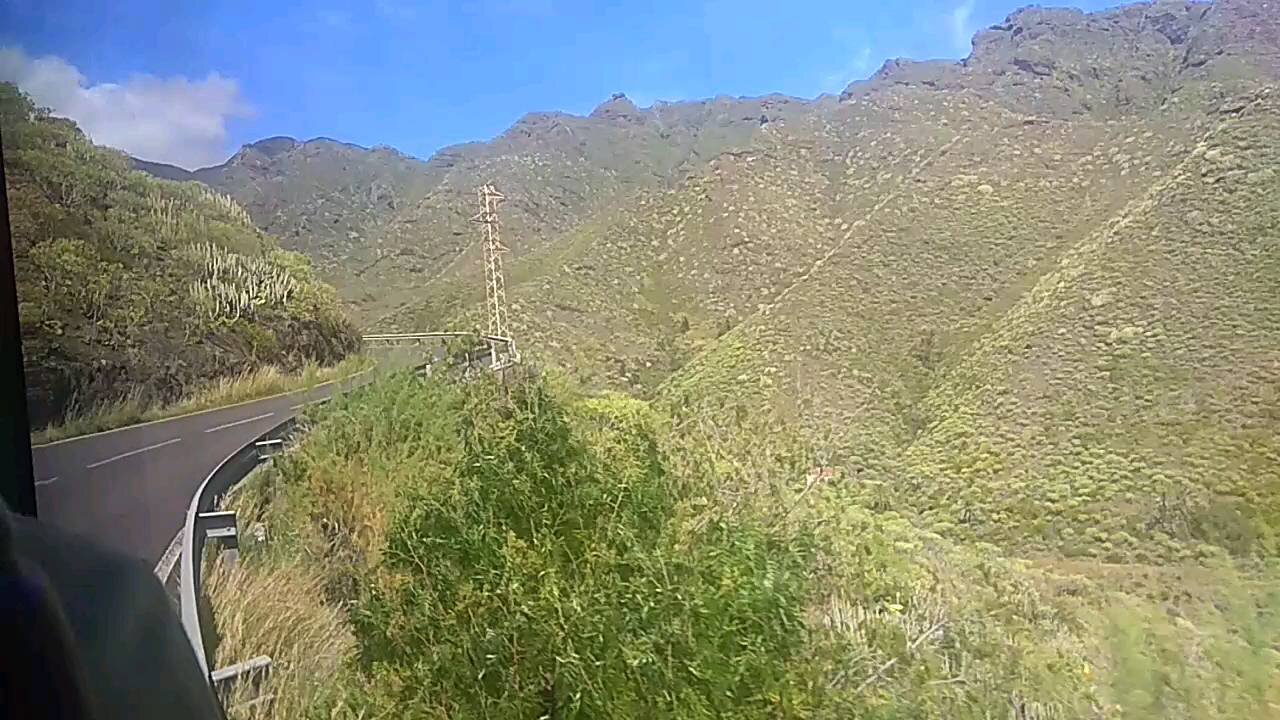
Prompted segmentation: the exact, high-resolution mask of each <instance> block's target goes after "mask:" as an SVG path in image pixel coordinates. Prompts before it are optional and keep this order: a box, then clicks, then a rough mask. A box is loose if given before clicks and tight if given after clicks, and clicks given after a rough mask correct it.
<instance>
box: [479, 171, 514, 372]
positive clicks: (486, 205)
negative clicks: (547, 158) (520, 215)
mask: <svg viewBox="0 0 1280 720" xmlns="http://www.w3.org/2000/svg"><path fill="white" fill-rule="evenodd" d="M478 195H479V196H480V212H479V213H476V215H475V216H474V217H472V218H471V221H472V222H477V223H480V224H481V225H484V294H485V305H486V306H487V308H488V315H489V330H488V332H489V334H490V335H496V336H498V337H503V338H507V339H508V341H509V343H508V350H509V351H510V352H512V353H514V348H511V347H510V338H511V336H510V335H509V334H508V332H509V330H510V328H509V327H508V326H507V285H506V280H505V279H504V278H503V275H502V254H503V253H505V252H507V249H506V248H505V247H503V246H502V241H501V239H499V236H498V205H499V204H500V203H501V202H502V201H503V200H505V199H506V196H505V195H503V194H502V193H500V192H498V189H497V188H495V187H494V186H493V183H485V184H484V185H482V186H480V189H479V190H478ZM495 360H496V357H495Z"/></svg>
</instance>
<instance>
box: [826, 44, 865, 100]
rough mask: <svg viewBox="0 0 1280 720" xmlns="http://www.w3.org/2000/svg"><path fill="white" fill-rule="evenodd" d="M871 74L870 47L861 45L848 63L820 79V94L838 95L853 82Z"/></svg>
mask: <svg viewBox="0 0 1280 720" xmlns="http://www.w3.org/2000/svg"><path fill="white" fill-rule="evenodd" d="M870 73H871V46H870V45H863V46H861V47H859V48H858V51H857V52H855V53H854V54H853V57H852V58H851V59H850V60H849V62H847V63H845V64H844V65H843V66H841V67H839V68H838V69H836V70H833V71H831V72H829V73H827V74H826V75H824V76H823V78H822V92H831V93H838V92H840V91H842V90H844V89H845V88H846V87H847V86H848V85H849V83H851V82H853V81H854V80H862V79H865V78H866V77H867V76H868V75H869V74H870Z"/></svg>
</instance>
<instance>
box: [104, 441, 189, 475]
mask: <svg viewBox="0 0 1280 720" xmlns="http://www.w3.org/2000/svg"><path fill="white" fill-rule="evenodd" d="M176 442H182V438H171V439H169V440H165V441H164V442H159V443H156V444H155V445H148V446H146V447H144V448H138V449H137V450H130V451H129V452H127V453H120V454H119V455H115V456H112V457H109V458H107V459H106V460H99V461H98V462H96V463H89V464H88V465H85V467H86V468H88V469H93V468H96V467H98V466H99V465H106V464H107V463H109V462H115V461H116V460H120V459H123V458H127V457H129V456H130V455H137V454H138V453H144V452H146V451H148V450H155V449H156V448H162V447H164V446H165V445H172V444H174V443H176Z"/></svg>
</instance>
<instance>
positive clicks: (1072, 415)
mask: <svg viewBox="0 0 1280 720" xmlns="http://www.w3.org/2000/svg"><path fill="white" fill-rule="evenodd" d="M1264 5H1265V3H1260V2H1256V1H1253V0H1221V1H1220V2H1217V3H1214V4H1213V5H1205V4H1183V3H1158V4H1144V5H1135V6H1126V7H1123V8H1119V9H1116V10H1111V11H1106V12H1103V13H1095V14H1083V13H1079V12H1075V11H1070V12H1068V11H1050V10H1041V9H1034V8H1033V9H1028V10H1025V11H1020V12H1018V13H1015V14H1014V15H1012V16H1011V17H1010V18H1009V19H1008V20H1007V21H1006V22H1005V23H1004V24H1002V25H1000V26H997V27H996V28H992V29H990V30H987V31H983V32H982V33H979V35H978V38H977V39H976V40H975V47H974V53H973V54H972V55H971V56H970V57H969V58H968V59H967V60H966V61H964V62H963V63H961V64H958V65H924V66H916V65H914V64H911V63H906V62H896V63H891V64H889V65H887V66H886V68H885V69H883V70H882V71H881V72H880V73H878V74H877V76H876V77H874V78H873V79H872V80H870V81H868V82H866V83H857V84H855V85H854V86H851V88H850V89H849V91H847V92H846V93H845V95H844V98H843V100H842V102H840V103H838V104H837V103H826V104H821V103H819V104H816V105H814V106H811V107H809V108H807V110H806V112H802V113H797V114H795V115H794V116H790V117H787V118H785V119H783V120H782V121H779V122H777V123H769V124H767V125H766V126H765V127H764V128H763V129H762V130H760V131H759V132H757V133H756V134H755V135H754V136H753V138H752V140H751V142H750V144H749V145H746V146H744V147H742V148H739V149H737V150H734V151H732V152H727V153H724V154H721V155H720V156H718V157H716V158H714V159H713V160H712V161H711V162H710V163H709V164H708V166H707V168H706V170H705V171H704V172H700V173H695V174H693V175H692V176H691V177H689V178H687V179H686V180H685V181H683V182H681V183H679V185H678V186H677V187H675V188H673V189H670V190H655V191H652V192H646V193H643V194H642V195H641V196H640V198H639V199H638V200H637V201H636V202H635V203H634V204H632V205H629V206H624V207H622V208H618V209H615V210H614V211H612V212H611V213H608V214H600V215H597V216H596V217H594V218H593V219H591V220H588V221H586V222H584V223H582V224H580V225H578V226H576V227H575V228H573V229H571V230H569V231H567V232H565V233H564V234H562V235H560V236H559V237H556V238H553V239H552V240H551V242H549V243H547V244H545V245H544V246H543V247H542V248H541V249H539V250H537V251H535V252H531V253H529V254H527V255H526V256H524V257H520V258H517V259H516V260H515V262H514V263H513V264H512V265H511V266H510V278H511V279H510V282H509V286H508V297H509V298H510V300H511V304H512V321H513V326H514V328H515V330H514V332H515V334H516V336H517V337H518V338H519V339H521V340H522V341H523V343H524V346H525V347H527V348H533V349H535V350H537V351H541V352H543V353H545V355H546V356H548V357H549V358H550V359H552V360H553V361H555V362H557V363H559V364H562V365H563V366H565V367H571V368H574V369H575V371H576V372H578V373H579V375H580V376H581V377H582V378H583V379H584V380H586V381H587V382H589V383H592V384H594V385H596V386H606V387H623V388H627V389H629V390H633V391H636V392H640V393H648V394H652V393H657V394H659V395H660V396H661V397H663V398H664V399H665V400H667V401H669V402H671V403H673V404H690V403H711V404H718V403H729V404H739V405H741V406H742V407H743V408H744V409H746V410H747V411H751V412H754V411H756V410H757V409H758V408H760V407H767V408H770V409H771V411H772V412H774V413H777V414H779V415H780V416H782V417H784V418H788V419H790V420H792V421H794V422H797V423H799V424H801V425H802V426H804V427H806V428H808V430H809V431H810V432H811V434H812V437H814V438H815V440H818V441H820V442H821V443H822V444H823V446H824V448H825V450H824V452H825V454H826V455H827V457H828V458H831V459H833V461H838V462H839V464H842V465H845V466H846V467H847V468H848V469H849V471H850V473H851V474H853V475H854V476H856V477H857V478H858V483H859V486H860V487H861V488H862V491H863V492H864V494H865V495H866V496H867V497H868V498H870V500H871V501H872V502H874V503H877V504H878V506H885V507H887V506H892V507H902V508H904V509H905V508H912V509H915V510H916V511H918V512H919V514H920V515H919V517H920V519H921V520H922V521H923V522H925V523H926V524H927V525H928V526H930V527H936V528H937V529H939V530H945V531H947V532H949V533H957V534H961V535H965V536H969V537H981V538H985V539H988V540H996V541H999V542H1001V543H1002V544H1006V545H1007V546H1009V547H1011V548H1014V549H1016V550H1017V551H1019V552H1023V551H1029V552H1042V551H1054V552H1066V553H1068V554H1076V553H1083V554H1088V555H1094V556H1098V557H1106V558H1112V559H1148V560H1150V559H1174V558H1179V557H1189V556H1192V555H1195V554H1197V553H1202V552H1210V551H1211V550H1210V548H1208V547H1202V545H1205V544H1207V545H1208V546H1212V547H1215V548H1219V549H1228V550H1229V551H1230V552H1232V553H1238V554H1239V553H1242V554H1245V555H1250V554H1254V553H1257V552H1266V551H1267V548H1270V547H1272V546H1271V544H1270V543H1271V542H1272V541H1271V540H1269V539H1268V538H1269V537H1270V536H1271V534H1272V533H1273V532H1274V530H1275V528H1276V522H1277V521H1280V516H1277V515H1276V513H1275V512H1274V507H1273V505H1271V504H1270V503H1274V501H1275V499H1276V498H1277V495H1276V485H1275V481H1274V477H1273V476H1274V473H1275V468H1276V463H1275V449H1274V445H1273V444H1272V443H1271V442H1270V441H1269V440H1267V439H1266V438H1267V437H1269V436H1274V434H1275V432H1276V430H1277V426H1276V420H1275V417H1274V413H1271V412H1270V411H1269V410H1265V409H1264V408H1269V407H1271V406H1272V405H1274V403H1273V402H1271V401H1270V400H1269V399H1268V398H1272V397H1273V395H1274V392H1275V391H1274V386H1275V383H1276V375H1275V373H1276V365H1275V358H1274V350H1273V348H1274V347H1276V346H1277V338H1276V337H1275V336H1274V334H1273V332H1272V331H1273V329H1274V322H1275V316H1276V313H1277V305H1276V303H1277V297H1280V296H1277V295H1276V294H1275V293H1274V292H1268V291H1266V290H1264V288H1266V287H1269V286H1275V285H1276V283H1277V282H1280V278H1278V277H1277V276H1276V274H1275V273H1276V270H1275V267H1274V262H1272V259H1273V256H1274V254H1275V252H1276V247H1277V242H1278V241H1277V237H1276V233H1275V226H1274V218H1272V217H1271V215H1272V214H1273V213H1272V209H1273V201H1272V200H1271V199H1270V198H1271V197H1272V196H1274V194H1275V193H1276V190H1277V186H1276V180H1275V174H1274V172H1275V168H1274V167H1273V165H1274V158H1273V157H1272V153H1271V151H1270V149H1269V148H1270V145H1271V144H1274V143H1270V144H1269V143H1268V141H1267V138H1270V137H1274V136H1275V133H1276V131H1277V128H1276V127H1275V122H1276V117H1275V116H1276V105H1275V101H1274V99H1273V96H1271V95H1268V91H1267V88H1268V87H1269V86H1271V85H1273V84H1275V83H1276V82H1277V80H1280V62H1278V58H1280V15H1278V14H1276V13H1274V12H1272V11H1269V10H1267V9H1266V8H1265V7H1264ZM1046 58H1051V59H1053V63H1052V66H1051V67H1050V66H1049V65H1046V63H1048V62H1049V61H1048V60H1046ZM1088 67H1096V68H1097V70H1096V72H1091V71H1088V69H1087V68H1088ZM1118 68H1123V70H1119V69H1118ZM1156 216H1158V218H1159V219H1156ZM1099 248H1108V250H1107V251H1106V252H1103V251H1101V250H1100V249H1099ZM1228 248H1232V249H1231V250H1230V251H1229V250H1228ZM1065 268H1071V271H1070V272H1069V273H1068V272H1067V271H1066V270H1065ZM466 269H467V271H468V272H469V273H470V274H471V276H470V277H463V276H462V275H461V274H459V275H458V276H457V277H455V278H447V277H443V278H441V279H439V280H437V281H435V282H433V283H431V284H429V285H428V286H427V287H426V288H424V289H423V290H422V296H423V297H424V298H425V301H424V305H423V307H421V308H420V309H418V310H416V311H414V310H406V311H404V312H402V313H400V314H399V315H397V316H394V320H393V322H391V323H389V325H396V326H399V327H402V328H406V329H407V328H409V327H417V326H433V327H436V326H441V325H443V324H446V323H448V322H450V321H451V320H453V321H456V322H458V323H459V324H460V325H471V324H475V323H476V322H477V321H478V320H480V319H481V315H480V313H479V309H480V305H479V300H480V299H481V296H480V291H481V289H480V287H479V283H478V282H477V280H476V279H475V278H476V277H477V276H478V273H479V270H478V269H477V268H475V267H474V266H471V267H468V268H466ZM460 272H461V271H459V273H460ZM1068 278H1071V279H1070V280H1068ZM1059 285H1061V287H1059ZM1077 286H1078V287H1077ZM1050 288H1054V290H1053V291H1052V293H1051V292H1050ZM1049 295H1052V296H1053V297H1054V298H1056V299H1055V300H1053V304H1054V307H1056V309H1055V310H1054V311H1053V312H1041V311H1038V310H1037V311H1036V312H1032V311H1031V310H1030V308H1031V307H1033V306H1035V307H1039V304H1041V303H1044V302H1047V301H1046V300H1044V298H1045V297H1048V296H1049ZM1120 298H1142V300H1141V301H1140V302H1139V301H1137V300H1134V301H1133V303H1137V304H1133V303H1131V302H1130V301H1124V302H1120V301H1119V299H1120ZM459 318H461V319H459ZM1085 323H1088V324H1087V325H1086V324H1085ZM1155 328H1164V330H1158V329H1155ZM1174 328H1177V330H1176V332H1177V334H1178V335H1177V340H1176V342H1174V341H1173V339H1172V338H1171V339H1170V340H1169V342H1167V343H1165V344H1159V343H1160V341H1158V340H1151V339H1149V338H1154V337H1155V336H1156V335H1157V334H1158V333H1159V332H1166V333H1169V332H1173V331H1174ZM1011 333H1023V334H1021V335H1018V338H1019V341H1020V342H1021V344H1016V343H1014V341H1011V340H1009V339H1008V338H1009V337H1011ZM1148 333H1150V334H1148ZM1113 335H1114V337H1113ZM1010 343H1014V344H1010ZM1151 343H1158V344H1157V345H1156V346H1154V347H1147V345H1149V344H1151ZM1144 353H1145V357H1144ZM1006 378H1010V379H1006ZM1068 390H1070V391H1068ZM1144 398H1145V399H1144ZM1195 398H1199V399H1195ZM1171 427H1177V428H1181V429H1180V430H1178V432H1177V433H1170V432H1168V428H1171ZM1068 428H1070V429H1069V430H1068ZM1193 436H1194V439H1193ZM1211 438H1213V439H1211ZM1210 446H1213V447H1216V449H1212V450H1211V449H1210ZM1157 458H1158V460H1157ZM1086 476H1091V477H1092V478H1093V479H1092V480H1090V481H1088V483H1086V484H1090V483H1092V484H1094V485H1096V484H1098V483H1101V484H1102V485H1105V487H1097V486H1090V487H1088V488H1087V489H1085V490H1080V489H1079V488H1077V487H1076V484H1078V483H1083V482H1085V481H1084V477H1086ZM1104 478H1105V480H1104ZM1122 478H1124V479H1122ZM1245 478H1248V479H1247V480H1246V479H1245ZM1064 483H1065V484H1067V485H1070V486H1071V487H1070V488H1067V487H1064ZM1246 487H1247V489H1246ZM1264 496H1265V497H1266V498H1267V500H1266V501H1265V502H1260V499H1261V498H1262V497H1264ZM1165 497H1170V498H1172V497H1178V498H1182V500H1179V501H1178V502H1180V503H1182V504H1181V505H1179V506H1178V507H1179V508H1180V509H1176V510H1169V511H1168V512H1170V513H1174V514H1180V515H1179V516H1180V517H1183V519H1181V520H1178V521H1176V522H1175V521H1170V522H1174V523H1175V524H1177V526H1178V529H1177V530H1176V531H1172V530H1171V527H1172V526H1170V527H1163V529H1158V530H1157V529H1156V527H1155V526H1154V525H1150V523H1151V522H1153V521H1150V519H1149V518H1148V517H1146V516H1147V515H1148V514H1149V513H1147V509H1148V508H1150V507H1152V506H1161V505H1160V504H1161V503H1162V502H1163V500H1162V498H1165ZM1169 502H1174V501H1172V500H1170V501H1169ZM1246 507H1249V508H1252V509H1249V510H1246V509H1245V508H1246ZM1268 508H1270V509H1268ZM1237 513H1240V515H1237ZM1263 516H1267V517H1269V518H1271V519H1270V520H1262V519H1260V518H1261V517H1263ZM1053 518H1056V519H1053ZM1237 521H1239V522H1237ZM1240 523H1243V526H1244V527H1247V528H1248V529H1247V530H1245V531H1242V532H1243V536H1241V537H1234V536H1230V533H1228V534H1226V535H1224V534H1223V532H1224V531H1223V530H1221V529H1220V528H1221V526H1223V525H1224V524H1225V525H1228V526H1233V527H1234V526H1236V525H1239V524H1240ZM1215 528H1219V529H1215ZM1064 529H1066V530H1068V532H1067V534H1066V535H1065V536H1064V535H1063V534H1062V530H1064ZM1153 533H1159V534H1154V535H1153ZM1113 536H1115V537H1113ZM1147 537H1156V538H1157V542H1154V543H1145V542H1142V541H1141V540H1139V541H1138V542H1136V543H1135V541H1134V538H1139V539H1142V538H1147ZM1246 537H1247V538H1250V539H1245V538H1246ZM1137 545H1142V546H1143V547H1142V548H1138V547H1137Z"/></svg>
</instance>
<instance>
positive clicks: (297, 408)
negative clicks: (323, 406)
mask: <svg viewBox="0 0 1280 720" xmlns="http://www.w3.org/2000/svg"><path fill="white" fill-rule="evenodd" d="M328 399H329V398H316V399H315V400H308V401H306V402H304V403H298V404H297V405H290V406H289V409H290V410H301V409H302V408H304V407H306V406H308V405H315V404H316V403H322V402H324V401H325V400H328Z"/></svg>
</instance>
